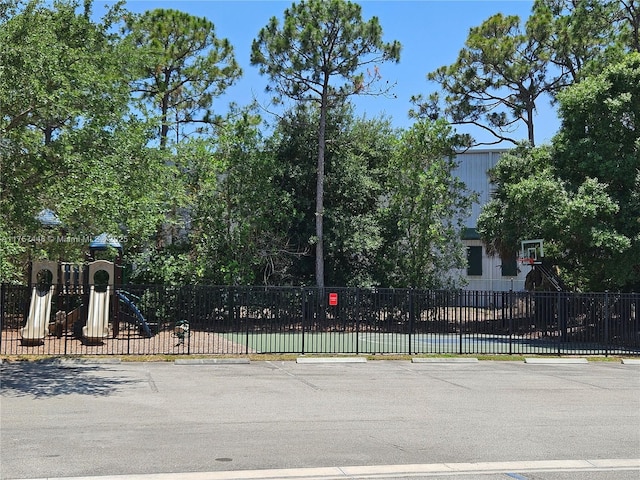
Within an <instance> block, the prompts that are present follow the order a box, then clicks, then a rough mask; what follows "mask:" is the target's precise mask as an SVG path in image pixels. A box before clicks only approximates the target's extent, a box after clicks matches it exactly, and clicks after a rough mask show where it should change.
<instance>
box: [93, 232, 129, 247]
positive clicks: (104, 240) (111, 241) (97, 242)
mask: <svg viewBox="0 0 640 480" xmlns="http://www.w3.org/2000/svg"><path fill="white" fill-rule="evenodd" d="M107 247H113V248H117V249H118V250H120V251H122V244H121V243H120V242H119V241H118V239H117V238H114V237H112V236H111V235H110V234H108V233H101V234H100V235H98V236H97V237H96V238H94V239H93V240H92V241H91V243H90V244H89V248H91V249H93V250H104V249H106V248H107Z"/></svg>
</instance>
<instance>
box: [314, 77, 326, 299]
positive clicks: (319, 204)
mask: <svg viewBox="0 0 640 480" xmlns="http://www.w3.org/2000/svg"><path fill="white" fill-rule="evenodd" d="M327 81H328V79H327ZM325 83H326V82H325ZM326 91H327V87H326V86H325V88H324V90H323V95H322V99H321V103H320V125H319V127H318V166H317V174H316V237H317V238H316V286H317V287H319V288H324V245H323V243H324V239H323V235H324V234H323V216H324V151H325V130H326V123H327V94H326Z"/></svg>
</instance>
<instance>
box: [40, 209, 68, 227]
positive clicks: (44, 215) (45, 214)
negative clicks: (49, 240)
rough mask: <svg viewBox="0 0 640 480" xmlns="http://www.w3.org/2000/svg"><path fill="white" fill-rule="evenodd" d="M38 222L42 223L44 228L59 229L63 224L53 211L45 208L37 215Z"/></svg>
mask: <svg viewBox="0 0 640 480" xmlns="http://www.w3.org/2000/svg"><path fill="white" fill-rule="evenodd" d="M36 220H37V221H39V222H40V224H41V225H42V226H43V227H59V226H60V225H62V222H61V221H60V219H59V218H58V215H56V214H55V212H54V211H53V210H49V209H48V208H45V209H44V210H41V211H40V212H39V213H38V214H37V215H36Z"/></svg>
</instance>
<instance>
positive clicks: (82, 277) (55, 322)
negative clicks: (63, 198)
mask: <svg viewBox="0 0 640 480" xmlns="http://www.w3.org/2000/svg"><path fill="white" fill-rule="evenodd" d="M97 240H98V239H97ZM102 240H104V239H102ZM91 247H92V248H91V254H90V257H91V258H95V252H96V251H97V250H101V249H104V248H106V247H105V242H104V241H102V242H100V241H97V242H96V241H95V240H94V242H92V245H91ZM118 258H119V256H118ZM30 283H31V285H32V287H31V302H30V304H29V311H28V315H27V317H26V322H25V325H24V327H23V328H22V329H21V330H20V336H21V341H22V344H23V345H27V346H31V345H41V344H42V343H44V341H45V338H46V337H47V336H48V335H52V334H53V335H55V336H56V337H58V338H60V337H62V335H63V334H66V333H68V332H73V334H74V336H76V337H78V338H80V339H81V340H82V341H83V342H84V343H86V344H94V345H95V344H101V343H103V342H104V341H105V340H106V339H107V338H108V337H109V333H110V332H111V333H112V334H113V338H116V337H117V335H118V332H119V329H120V315H119V313H120V305H121V304H122V305H124V306H125V307H126V308H127V309H128V310H129V311H130V313H131V315H130V316H129V318H131V319H132V321H133V322H134V323H135V324H136V325H137V326H138V327H139V328H140V331H141V333H142V334H143V335H144V336H145V337H151V336H152V335H153V334H152V331H151V328H150V327H149V325H148V323H147V322H146V320H145V318H144V317H143V315H142V313H141V312H140V310H139V309H138V307H137V306H136V305H135V303H134V302H133V301H132V300H131V298H129V295H127V292H124V291H122V290H120V289H119V286H120V284H121V273H120V266H119V265H118V263H116V262H111V261H108V260H93V261H90V262H89V263H87V264H72V263H66V262H53V261H49V260H44V261H38V262H33V263H32V265H31V272H30ZM53 308H55V314H54V315H52V310H53Z"/></svg>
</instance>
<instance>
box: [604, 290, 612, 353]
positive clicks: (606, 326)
mask: <svg viewBox="0 0 640 480" xmlns="http://www.w3.org/2000/svg"><path fill="white" fill-rule="evenodd" d="M610 317H611V315H610V314H609V290H605V291H604V355H605V357H608V356H609V322H610Z"/></svg>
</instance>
